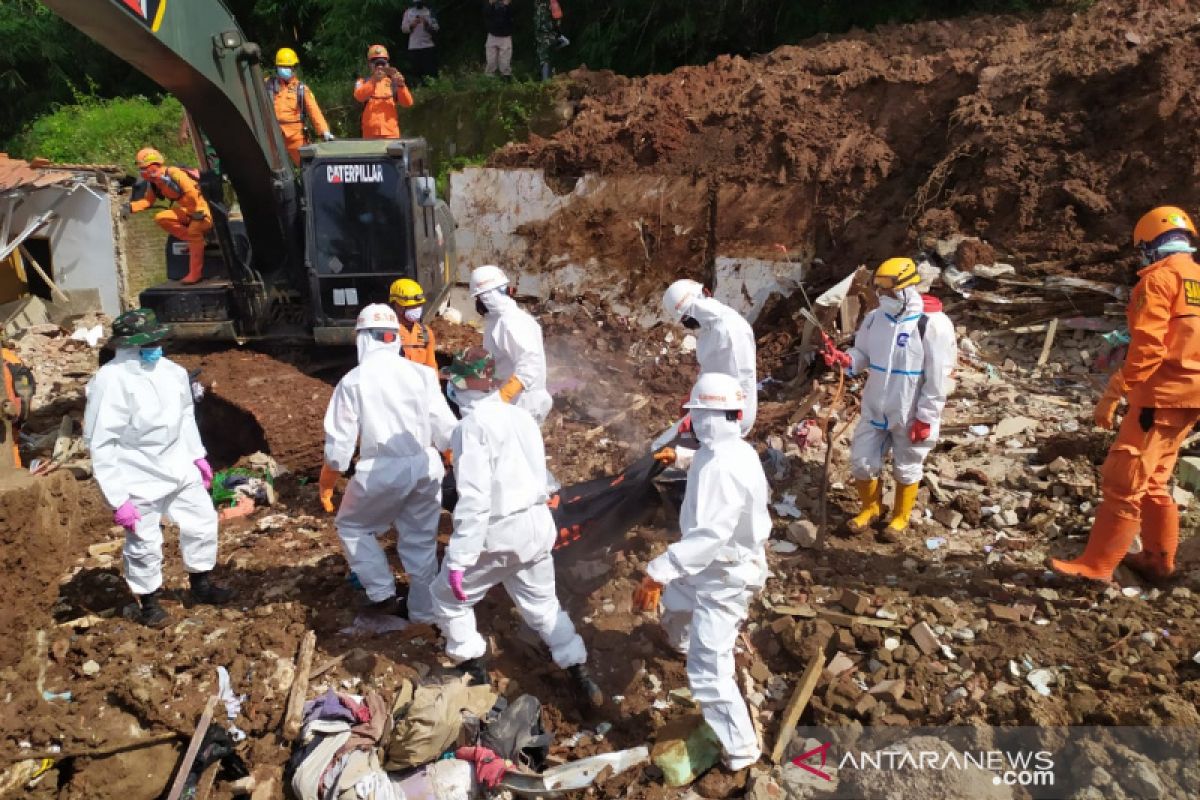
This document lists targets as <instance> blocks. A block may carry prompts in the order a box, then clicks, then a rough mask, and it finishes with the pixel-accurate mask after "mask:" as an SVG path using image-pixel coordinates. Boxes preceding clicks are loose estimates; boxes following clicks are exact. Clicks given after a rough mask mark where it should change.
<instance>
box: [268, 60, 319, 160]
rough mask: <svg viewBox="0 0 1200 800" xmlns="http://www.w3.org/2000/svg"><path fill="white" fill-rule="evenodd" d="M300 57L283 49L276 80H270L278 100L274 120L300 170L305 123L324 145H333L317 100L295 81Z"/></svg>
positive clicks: (305, 139) (303, 84)
mask: <svg viewBox="0 0 1200 800" xmlns="http://www.w3.org/2000/svg"><path fill="white" fill-rule="evenodd" d="M299 64H300V57H299V56H297V55H296V51H295V50H293V49H292V48H290V47H281V48H279V52H277V53H276V54H275V77H273V78H267V91H269V92H270V93H271V96H272V97H273V98H275V119H276V120H277V121H278V122H279V129H280V130H281V131H283V143H284V145H285V146H286V147H287V151H288V155H289V156H291V157H292V163H293V164H295V165H296V166H300V148H301V147H303V146H304V145H306V144H308V138H307V137H306V136H305V135H304V126H305V123H309V124H311V125H312V127H313V130H314V131H316V133H317V136H320V137H321V138H322V139H324V140H325V141H327V142H329V141H333V133H331V132H330V130H329V123H327V122H326V121H325V115H324V114H322V113H321V107H320V106H319V105H317V98H316V96H315V95H314V94H313V93H312V90H311V89H309V88H308V84H306V83H301V82H300V79H299V78H297V77H296V67H297V66H298V65H299Z"/></svg>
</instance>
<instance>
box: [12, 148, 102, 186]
mask: <svg viewBox="0 0 1200 800" xmlns="http://www.w3.org/2000/svg"><path fill="white" fill-rule="evenodd" d="M90 171H92V170H88V171H84V170H80V169H77V168H70V167H58V166H53V165H50V164H49V163H45V162H42V161H40V160H38V161H35V162H34V163H32V164H31V163H29V162H28V161H22V160H21V159H19V158H9V157H8V155H7V154H5V153H0V193H3V192H9V191H12V190H14V189H38V188H41V187H43V186H55V185H58V184H64V183H69V182H71V181H73V180H77V179H78V178H79V177H80V175H81V173H83V174H86V172H90Z"/></svg>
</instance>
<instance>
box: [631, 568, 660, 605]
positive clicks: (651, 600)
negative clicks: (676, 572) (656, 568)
mask: <svg viewBox="0 0 1200 800" xmlns="http://www.w3.org/2000/svg"><path fill="white" fill-rule="evenodd" d="M662 590H663V586H662V584H661V583H659V582H658V581H656V580H654V579H653V578H651V577H650V576H649V575H647V576H646V577H644V578H642V583H641V585H640V586H638V588H636V589H634V590H633V607H634V608H635V609H637V610H638V611H655V610H657V609H658V601H659V600H662Z"/></svg>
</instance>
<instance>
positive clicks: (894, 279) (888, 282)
mask: <svg viewBox="0 0 1200 800" xmlns="http://www.w3.org/2000/svg"><path fill="white" fill-rule="evenodd" d="M871 282H872V283H874V284H875V288H876V289H886V290H888V291H891V290H894V289H907V288H908V287H909V286H916V285H917V284H918V283H920V282H921V276H920V274H918V273H917V265H916V262H914V261H913V260H912V259H911V258H889V259H888V260H887V261H885V262H883V263H882V264H880V265H879V268H878V269H876V270H875V274H874V275H873V276H872V278H871Z"/></svg>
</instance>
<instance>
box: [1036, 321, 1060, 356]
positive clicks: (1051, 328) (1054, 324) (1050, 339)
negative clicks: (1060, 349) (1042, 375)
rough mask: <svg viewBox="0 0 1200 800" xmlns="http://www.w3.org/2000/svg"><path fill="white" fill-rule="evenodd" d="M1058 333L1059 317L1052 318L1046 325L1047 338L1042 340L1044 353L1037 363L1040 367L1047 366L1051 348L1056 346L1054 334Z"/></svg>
mask: <svg viewBox="0 0 1200 800" xmlns="http://www.w3.org/2000/svg"><path fill="white" fill-rule="evenodd" d="M1056 333H1058V317H1055V318H1054V319H1052V320H1050V324H1049V325H1048V326H1047V327H1046V338H1045V339H1044V340H1043V341H1042V354H1041V355H1040V356H1038V360H1037V365H1038V366H1039V367H1044V366H1046V362H1048V361H1049V360H1050V349H1051V348H1052V347H1054V334H1056Z"/></svg>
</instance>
